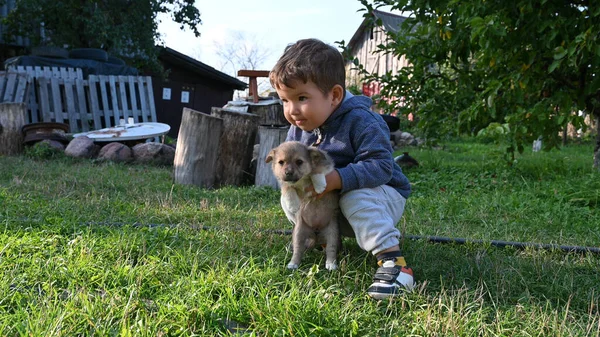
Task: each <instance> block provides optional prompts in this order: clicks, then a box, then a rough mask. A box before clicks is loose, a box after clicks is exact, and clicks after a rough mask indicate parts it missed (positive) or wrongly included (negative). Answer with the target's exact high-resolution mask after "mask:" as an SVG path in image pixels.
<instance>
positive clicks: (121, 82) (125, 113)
mask: <svg viewBox="0 0 600 337" xmlns="http://www.w3.org/2000/svg"><path fill="white" fill-rule="evenodd" d="M118 79H119V82H118V84H119V96H120V98H121V112H122V113H123V118H124V119H125V122H127V119H128V118H129V117H130V113H129V104H127V91H126V89H127V88H125V86H126V84H127V77H126V76H119V77H118Z"/></svg>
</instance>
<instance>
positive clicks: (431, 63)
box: [342, 0, 600, 165]
mask: <svg viewBox="0 0 600 337" xmlns="http://www.w3.org/2000/svg"><path fill="white" fill-rule="evenodd" d="M361 3H362V4H363V6H364V7H365V9H366V13H365V17H367V18H372V16H371V14H370V12H371V11H372V10H373V9H374V8H379V7H381V6H384V5H385V6H392V10H400V11H403V12H410V13H412V14H411V15H410V16H409V18H408V19H407V20H405V21H404V23H403V24H402V27H401V29H400V31H399V32H398V33H393V32H391V33H388V35H389V43H388V44H387V45H381V46H379V50H378V52H381V53H392V54H393V55H396V56H400V55H406V57H407V58H408V59H409V60H410V62H411V66H409V67H407V68H404V69H401V71H400V72H399V74H398V75H396V76H392V75H391V74H380V75H375V74H365V75H366V77H367V79H369V80H374V81H378V82H381V83H382V84H383V90H382V94H383V95H389V96H390V97H392V96H396V97H401V96H403V97H405V99H406V102H407V103H408V104H406V106H404V107H403V106H393V107H392V108H393V109H396V110H400V111H401V112H403V113H405V114H408V113H409V112H411V111H412V112H415V114H416V115H417V116H419V123H418V126H419V128H420V129H422V130H423V132H424V133H425V134H426V135H427V136H429V137H433V136H435V135H436V134H440V133H445V132H452V133H455V134H465V133H467V134H476V133H478V132H479V131H480V130H483V129H485V128H486V127H488V126H490V127H492V128H497V126H498V125H501V126H503V128H504V129H505V131H506V135H507V137H506V142H507V153H508V154H509V155H511V156H512V158H513V159H514V152H515V151H519V152H522V151H523V148H524V144H531V142H532V141H533V140H534V139H537V138H538V137H539V136H541V137H542V139H543V143H544V148H545V150H550V149H552V148H554V147H558V146H559V145H560V142H561V137H560V131H561V130H562V129H563V128H566V127H567V125H568V124H569V123H571V124H573V125H574V126H575V127H576V128H584V127H585V125H584V123H583V118H582V117H581V116H578V115H577V114H576V113H575V114H574V113H573V112H574V111H577V110H583V111H584V112H586V113H587V114H592V115H594V116H595V118H596V120H597V121H598V120H599V119H600V71H599V69H600V7H598V6H592V5H591V4H592V2H591V1H589V0H567V1H564V0H517V1H508V2H507V1H503V0H486V1H456V0H433V1H432V0H411V1H409V0H375V1H373V2H372V4H371V3H369V2H368V1H367V0H361ZM372 24H373V25H381V22H376V21H372ZM342 42H343V41H342ZM342 45H343V43H342ZM358 67H359V69H361V67H360V65H358ZM362 70H363V71H364V69H362ZM389 104H394V102H391V103H389ZM598 124H600V123H598ZM599 128H600V126H599ZM598 131H600V129H599V130H598ZM594 153H595V158H596V161H595V164H596V165H598V163H599V162H600V132H599V133H598V138H597V145H596V148H595V150H594Z"/></svg>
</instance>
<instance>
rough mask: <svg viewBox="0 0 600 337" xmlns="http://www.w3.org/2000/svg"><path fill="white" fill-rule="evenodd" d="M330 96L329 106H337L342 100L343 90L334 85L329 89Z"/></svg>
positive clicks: (339, 86)
mask: <svg viewBox="0 0 600 337" xmlns="http://www.w3.org/2000/svg"><path fill="white" fill-rule="evenodd" d="M331 95H332V96H333V98H332V100H331V105H333V106H338V105H339V104H340V103H341V102H342V100H343V99H344V88H342V86H341V85H339V84H336V85H334V86H333V88H331Z"/></svg>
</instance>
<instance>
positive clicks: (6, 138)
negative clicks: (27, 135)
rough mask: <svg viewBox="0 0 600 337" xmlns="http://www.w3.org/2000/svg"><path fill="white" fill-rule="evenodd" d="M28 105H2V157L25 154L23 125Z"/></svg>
mask: <svg viewBox="0 0 600 337" xmlns="http://www.w3.org/2000/svg"><path fill="white" fill-rule="evenodd" d="M26 114H27V105H26V104H24V103H0V155H15V154H19V153H21V152H23V140H24V139H23V131H22V130H21V129H22V128H23V125H25V115H26Z"/></svg>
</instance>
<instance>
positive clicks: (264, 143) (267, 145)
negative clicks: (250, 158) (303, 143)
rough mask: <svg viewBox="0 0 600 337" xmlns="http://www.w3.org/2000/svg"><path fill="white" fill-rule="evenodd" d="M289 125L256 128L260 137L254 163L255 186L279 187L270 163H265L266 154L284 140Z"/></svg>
mask: <svg viewBox="0 0 600 337" xmlns="http://www.w3.org/2000/svg"><path fill="white" fill-rule="evenodd" d="M288 129H289V126H283V127H270V126H260V127H259V128H258V137H259V139H260V148H259V150H258V158H257V163H256V179H255V185H256V186H271V187H273V188H279V185H278V184H277V179H275V176H274V175H273V171H272V170H271V164H267V163H265V159H266V158H267V155H268V154H269V152H270V151H271V149H273V148H275V147H277V146H279V144H281V143H283V142H284V141H285V138H286V136H287V132H288Z"/></svg>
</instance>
